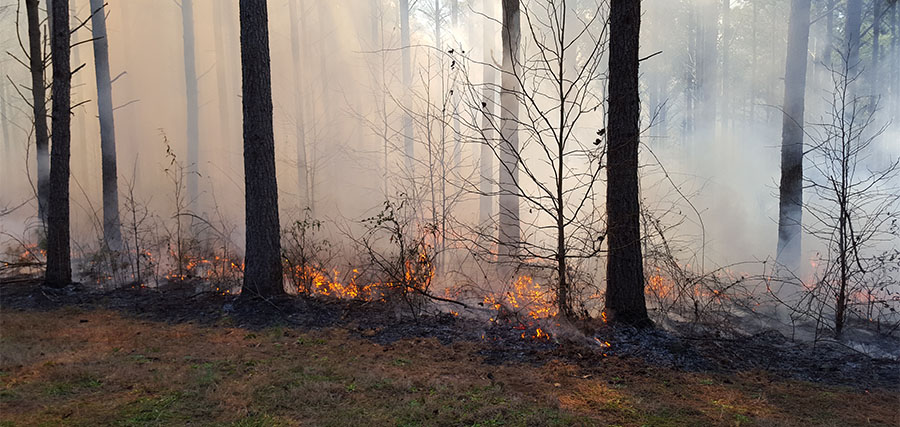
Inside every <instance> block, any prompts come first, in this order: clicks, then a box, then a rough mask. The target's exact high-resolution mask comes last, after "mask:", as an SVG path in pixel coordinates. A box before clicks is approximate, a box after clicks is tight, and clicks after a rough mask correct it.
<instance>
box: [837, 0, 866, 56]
mask: <svg viewBox="0 0 900 427" xmlns="http://www.w3.org/2000/svg"><path fill="white" fill-rule="evenodd" d="M862 3H863V0H847V10H846V15H845V18H844V43H843V45H842V46H841V51H846V52H847V60H848V64H849V66H850V67H856V66H857V65H859V47H860V46H861V45H862V38H861V37H860V27H861V26H862Z"/></svg>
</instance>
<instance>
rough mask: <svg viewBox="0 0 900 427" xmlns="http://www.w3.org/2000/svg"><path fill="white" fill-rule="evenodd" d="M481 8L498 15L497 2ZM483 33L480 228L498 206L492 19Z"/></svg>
mask: <svg viewBox="0 0 900 427" xmlns="http://www.w3.org/2000/svg"><path fill="white" fill-rule="evenodd" d="M482 4H483V6H484V10H483V12H482V13H484V16H486V17H488V18H493V16H494V13H495V8H494V1H493V0H483V1H482ZM482 25H483V29H484V32H483V33H482V34H483V37H484V38H483V40H482V43H481V48H482V49H484V52H483V53H482V55H483V57H482V61H483V62H484V65H483V67H482V68H483V71H482V73H483V75H482V80H483V84H484V87H483V88H482V98H483V99H482V101H481V107H482V108H483V109H484V112H483V116H482V122H481V123H482V125H481V128H482V130H481V131H482V133H483V134H484V137H485V141H484V143H483V144H481V153H480V156H479V157H480V165H479V166H480V173H481V179H480V182H479V190H480V192H481V195H480V196H479V200H478V201H479V207H478V223H479V224H481V225H485V224H487V223H488V221H489V220H490V218H491V215H492V213H493V204H494V203H495V200H496V199H495V197H494V192H495V190H494V182H495V181H496V178H495V177H494V150H493V148H491V145H490V141H493V140H494V139H495V138H494V130H493V127H494V125H493V124H492V123H491V117H494V109H495V108H496V106H495V104H496V102H497V101H496V99H495V98H494V92H495V85H496V79H497V77H496V73H495V72H494V65H493V58H492V57H491V54H492V53H493V47H494V45H495V43H496V42H495V41H494V40H496V36H497V32H496V29H495V28H494V25H493V22H492V21H491V19H485V22H484V23H483V24H482Z"/></svg>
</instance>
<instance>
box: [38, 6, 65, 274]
mask: <svg viewBox="0 0 900 427" xmlns="http://www.w3.org/2000/svg"><path fill="white" fill-rule="evenodd" d="M50 19H51V22H52V25H51V26H50V55H51V58H52V61H53V92H52V93H53V111H52V113H53V121H52V122H51V123H52V131H53V150H52V152H51V153H50V182H49V198H48V203H47V271H46V274H45V276H44V283H45V284H46V285H47V286H50V287H55V288H61V287H65V286H66V285H68V284H69V283H71V282H72V262H71V252H70V241H69V239H70V235H69V158H70V157H71V152H70V146H69V144H70V142H71V130H70V128H69V124H70V121H71V105H70V99H71V94H70V92H69V91H70V87H71V82H72V71H71V69H70V66H69V40H70V38H71V34H70V32H69V0H53V2H52V3H51V13H50Z"/></svg>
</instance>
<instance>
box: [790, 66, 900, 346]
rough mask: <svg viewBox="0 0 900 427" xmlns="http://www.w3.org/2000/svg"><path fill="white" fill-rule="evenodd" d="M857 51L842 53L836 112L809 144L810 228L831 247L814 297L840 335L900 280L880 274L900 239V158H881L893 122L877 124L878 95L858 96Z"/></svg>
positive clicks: (834, 102)
mask: <svg viewBox="0 0 900 427" xmlns="http://www.w3.org/2000/svg"><path fill="white" fill-rule="evenodd" d="M851 54H852V53H847V52H841V59H842V62H841V66H840V68H835V69H833V70H832V80H833V84H834V89H833V91H832V93H831V100H830V110H829V111H828V113H827V114H826V116H825V122H824V123H822V124H820V125H818V126H817V130H818V132H816V133H815V134H814V135H815V137H814V138H812V139H814V143H813V144H812V146H811V148H810V152H811V154H812V155H813V156H814V157H813V161H812V165H811V166H812V169H813V172H814V173H813V174H812V175H813V177H812V178H810V179H809V180H808V181H807V185H808V186H809V187H810V188H811V189H812V190H813V195H814V197H813V200H811V201H810V202H809V203H807V204H806V206H805V207H806V211H807V212H808V213H809V214H810V216H811V217H812V219H813V223H812V224H810V226H809V227H808V229H809V230H810V233H811V234H812V235H813V236H815V237H817V238H819V239H820V240H821V241H823V242H824V243H825V245H826V251H825V253H824V254H822V256H821V263H820V264H821V274H820V277H819V278H818V279H817V281H816V283H815V285H814V287H813V288H812V289H811V293H810V295H808V297H810V299H811V300H814V301H818V302H821V303H822V306H824V307H829V308H830V309H832V310H833V313H834V320H833V331H834V334H835V336H837V337H840V336H841V333H842V332H843V330H844V328H845V325H846V323H847V320H848V318H849V317H850V315H851V314H855V315H856V316H857V317H859V318H862V319H873V317H875V316H872V315H871V312H867V310H871V309H872V308H871V306H872V305H874V304H879V305H885V304H886V301H889V300H890V296H889V292H890V288H891V286H896V284H897V283H896V277H895V278H894V279H893V283H891V282H890V281H889V282H888V283H885V282H882V281H880V280H879V277H880V273H881V272H883V271H884V270H885V268H889V266H888V264H889V263H890V261H889V259H890V257H892V256H893V257H896V256H897V255H896V250H897V249H896V248H897V247H898V244H900V229H898V221H900V187H898V186H897V183H896V179H897V178H898V177H900V159H887V161H885V159H883V158H879V157H877V156H874V154H875V153H874V152H873V148H875V147H874V145H873V144H874V143H875V142H876V141H879V140H880V139H879V138H878V137H879V136H880V135H881V134H882V133H883V132H884V130H885V129H886V127H885V126H881V127H879V126H877V125H876V114H875V113H876V111H877V110H876V109H875V108H872V106H873V105H874V106H876V107H877V99H876V98H875V97H861V96H858V95H856V94H855V93H857V91H856V90H854V86H855V85H857V84H858V80H859V77H860V75H861V71H857V70H855V69H854V67H853V64H852V63H851V62H850V55H851ZM886 277H890V275H889V274H888V275H887V276H886ZM860 308H865V309H860ZM819 314H820V315H821V314H822V313H821V312H820V313H819Z"/></svg>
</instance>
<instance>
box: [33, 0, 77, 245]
mask: <svg viewBox="0 0 900 427" xmlns="http://www.w3.org/2000/svg"><path fill="white" fill-rule="evenodd" d="M39 6H40V0H26V1H25V12H26V14H27V15H28V58H29V64H28V65H29V68H31V99H32V104H31V107H32V112H33V114H34V142H35V152H36V156H37V197H38V217H39V218H40V219H41V224H42V226H43V227H44V228H45V231H46V227H47V201H48V198H49V194H48V193H49V180H50V133H49V131H48V129H47V86H46V84H45V83H44V53H43V52H42V49H41V18H40V10H39ZM66 15H68V12H67V13H66Z"/></svg>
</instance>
